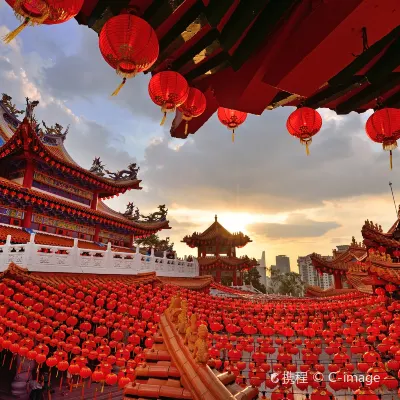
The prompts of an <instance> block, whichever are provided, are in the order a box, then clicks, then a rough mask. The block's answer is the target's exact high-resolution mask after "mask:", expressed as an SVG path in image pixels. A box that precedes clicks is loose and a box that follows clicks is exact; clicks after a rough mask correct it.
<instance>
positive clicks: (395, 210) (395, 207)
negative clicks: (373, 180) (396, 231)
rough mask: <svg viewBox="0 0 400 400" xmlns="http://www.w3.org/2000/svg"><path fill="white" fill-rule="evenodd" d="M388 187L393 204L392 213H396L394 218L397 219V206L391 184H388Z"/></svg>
mask: <svg viewBox="0 0 400 400" xmlns="http://www.w3.org/2000/svg"><path fill="white" fill-rule="evenodd" d="M389 186H390V191H391V192H392V198H393V204H394V212H395V213H396V218H397V205H396V200H395V198H394V193H393V188H392V182H389Z"/></svg>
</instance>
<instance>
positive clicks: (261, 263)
mask: <svg viewBox="0 0 400 400" xmlns="http://www.w3.org/2000/svg"><path fill="white" fill-rule="evenodd" d="M256 268H257V271H258V273H259V274H260V276H261V278H260V283H261V284H262V285H264V286H265V288H266V287H267V264H266V263H265V251H263V252H262V255H261V258H260V259H259V260H258V265H257V266H256Z"/></svg>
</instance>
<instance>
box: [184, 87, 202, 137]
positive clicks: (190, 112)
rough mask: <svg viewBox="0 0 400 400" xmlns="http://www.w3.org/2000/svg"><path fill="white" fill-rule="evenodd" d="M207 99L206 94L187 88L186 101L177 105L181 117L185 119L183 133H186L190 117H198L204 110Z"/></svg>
mask: <svg viewBox="0 0 400 400" xmlns="http://www.w3.org/2000/svg"><path fill="white" fill-rule="evenodd" d="M206 106H207V100H206V96H204V94H203V93H202V92H201V91H200V90H199V89H196V88H193V87H191V88H189V94H188V97H187V99H186V101H185V102H184V103H183V104H182V105H181V106H179V107H178V110H179V111H180V112H181V113H182V118H183V119H184V120H185V121H186V123H185V135H186V136H187V134H188V128H189V121H191V120H192V118H196V117H200V115H201V114H203V112H204V111H205V110H206Z"/></svg>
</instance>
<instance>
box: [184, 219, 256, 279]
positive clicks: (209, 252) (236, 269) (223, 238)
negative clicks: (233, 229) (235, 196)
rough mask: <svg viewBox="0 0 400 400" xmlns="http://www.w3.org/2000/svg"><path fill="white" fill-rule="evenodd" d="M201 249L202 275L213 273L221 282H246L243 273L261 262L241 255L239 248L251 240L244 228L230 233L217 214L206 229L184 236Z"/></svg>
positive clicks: (188, 242)
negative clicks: (237, 254) (239, 254)
mask: <svg viewBox="0 0 400 400" xmlns="http://www.w3.org/2000/svg"><path fill="white" fill-rule="evenodd" d="M182 242H183V243H186V244H187V245H188V246H189V247H191V248H196V247H197V250H198V263H199V272H200V275H212V276H213V277H214V280H215V281H216V282H217V283H221V282H225V283H230V284H233V285H234V286H237V285H238V286H240V285H243V273H244V272H245V271H248V270H250V269H251V268H253V267H255V266H257V265H258V262H257V261H256V260H255V259H254V258H253V259H250V258H249V257H247V256H243V257H237V256H236V248H237V247H238V248H241V247H244V246H245V245H246V244H247V243H249V242H251V240H250V238H249V237H248V236H246V235H244V234H243V233H242V232H238V233H233V234H232V233H230V232H229V231H228V230H226V229H225V228H224V227H223V226H222V225H221V224H220V223H219V222H218V218H217V216H215V221H214V223H213V224H212V225H211V226H210V227H208V228H207V229H206V230H205V231H204V232H203V233H198V232H195V233H193V234H192V235H190V236H185V237H184V238H183V240H182Z"/></svg>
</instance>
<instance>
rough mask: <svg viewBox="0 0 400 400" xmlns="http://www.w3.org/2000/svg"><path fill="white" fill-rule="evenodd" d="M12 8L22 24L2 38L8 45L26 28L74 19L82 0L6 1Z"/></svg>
mask: <svg viewBox="0 0 400 400" xmlns="http://www.w3.org/2000/svg"><path fill="white" fill-rule="evenodd" d="M6 1H7V3H8V4H9V5H10V6H11V7H12V8H13V10H14V13H15V15H16V17H17V18H18V19H20V20H22V24H21V25H20V26H19V27H18V28H17V29H15V30H13V31H12V32H10V33H9V34H7V35H6V36H5V38H4V42H5V43H10V42H11V41H12V40H13V39H14V38H15V37H16V36H17V35H18V34H19V33H21V32H22V31H23V30H24V29H25V28H26V27H27V26H34V25H42V24H45V25H54V24H62V23H63V22H67V21H68V20H70V19H71V18H73V17H75V16H76V15H77V14H78V12H79V11H80V9H81V8H82V5H83V0H6Z"/></svg>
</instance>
